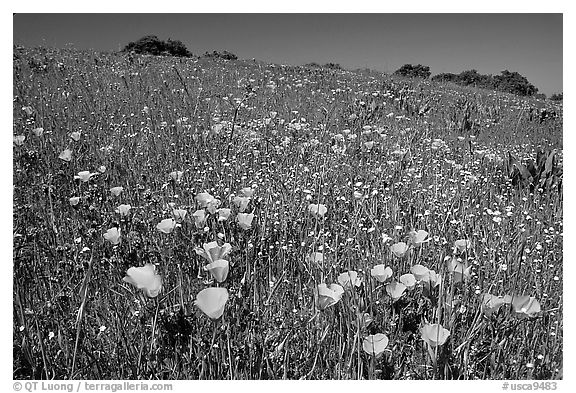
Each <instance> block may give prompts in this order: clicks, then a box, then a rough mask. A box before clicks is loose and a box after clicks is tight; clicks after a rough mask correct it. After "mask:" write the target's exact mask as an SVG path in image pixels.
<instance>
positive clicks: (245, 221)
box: [237, 213, 254, 230]
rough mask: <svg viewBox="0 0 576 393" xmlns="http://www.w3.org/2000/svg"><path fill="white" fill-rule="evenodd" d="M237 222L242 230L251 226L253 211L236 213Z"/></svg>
mask: <svg viewBox="0 0 576 393" xmlns="http://www.w3.org/2000/svg"><path fill="white" fill-rule="evenodd" d="M237 219H238V224H239V225H240V227H241V228H242V229H244V230H248V229H250V228H252V220H253V219H254V213H250V214H246V213H238V215H237Z"/></svg>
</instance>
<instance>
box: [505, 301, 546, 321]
mask: <svg viewBox="0 0 576 393" xmlns="http://www.w3.org/2000/svg"><path fill="white" fill-rule="evenodd" d="M511 304H512V310H513V311H514V313H515V315H516V317H517V318H519V319H523V318H528V317H533V316H535V315H536V314H538V313H539V312H540V302H538V300H536V298H534V297H531V296H512V301H511Z"/></svg>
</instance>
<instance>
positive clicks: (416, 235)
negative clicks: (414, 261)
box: [408, 230, 430, 246]
mask: <svg viewBox="0 0 576 393" xmlns="http://www.w3.org/2000/svg"><path fill="white" fill-rule="evenodd" d="M408 235H409V237H410V243H412V244H413V245H415V246H419V245H421V244H422V243H426V242H428V241H429V240H430V239H427V237H428V232H426V231H423V230H419V231H411V232H410V233H409V234H408Z"/></svg>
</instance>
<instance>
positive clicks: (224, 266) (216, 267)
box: [204, 259, 230, 282]
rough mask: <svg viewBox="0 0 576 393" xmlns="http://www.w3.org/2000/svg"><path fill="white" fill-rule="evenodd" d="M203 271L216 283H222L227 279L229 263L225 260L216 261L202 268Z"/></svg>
mask: <svg viewBox="0 0 576 393" xmlns="http://www.w3.org/2000/svg"><path fill="white" fill-rule="evenodd" d="M204 270H207V271H209V272H210V274H211V275H212V277H214V279H215V280H216V281H218V282H224V280H226V277H228V271H229V270H230V262H228V261H227V260H226V259H218V260H216V261H214V262H212V263H209V264H208V265H206V266H204Z"/></svg>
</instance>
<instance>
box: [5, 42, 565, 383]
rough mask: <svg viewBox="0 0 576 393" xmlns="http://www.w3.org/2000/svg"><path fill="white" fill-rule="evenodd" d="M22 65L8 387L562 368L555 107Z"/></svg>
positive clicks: (213, 70)
mask: <svg viewBox="0 0 576 393" xmlns="http://www.w3.org/2000/svg"><path fill="white" fill-rule="evenodd" d="M13 72H14V74H13V75H14V147H13V182H14V189H13V193H14V194H13V195H14V196H13V202H14V206H13V234H14V238H13V256H14V257H13V283H14V290H13V296H14V306H13V356H14V367H13V376H14V378H16V379H29V378H34V379H52V378H55V379H120V378H122V379H124V378H128V379H501V378H505V379H551V378H561V370H562V355H563V345H562V343H563V339H562V336H563V329H562V326H563V322H562V315H563V312H562V311H563V300H562V262H563V255H562V233H563V199H562V170H561V168H562V107H561V105H560V106H558V105H557V104H556V106H555V107H554V106H553V105H552V104H551V103H549V102H547V103H545V102H537V101H536V100H531V99H522V98H518V97H515V96H511V95H506V94H502V93H495V92H489V91H481V90H475V89H469V88H462V87H457V86H451V85H450V86H449V85H440V84H434V83H431V82H428V81H415V80H402V79H393V78H391V77H389V76H386V75H382V74H379V73H375V72H369V71H358V72H348V71H335V70H327V69H315V68H306V67H293V66H283V65H269V64H263V63H260V62H256V61H232V62H228V61H223V60H214V59H212V60H208V59H176V58H170V57H158V58H152V57H138V56H137V57H135V58H133V59H130V58H128V57H126V56H123V55H121V54H105V53H94V52H82V51H73V50H47V49H26V48H15V49H14V71H13ZM544 107H547V108H548V110H552V109H553V110H554V111H555V113H556V114H557V116H556V117H552V118H548V119H544V120H543V121H540V119H539V118H538V116H534V115H533V114H534V113H535V112H534V111H533V110H532V111H531V110H530V109H531V108H532V109H534V108H539V110H541V108H544ZM539 151H542V152H543V153H544V154H543V155H539V156H538V157H537V154H538V152H539ZM529 160H532V165H531V164H530V163H529ZM85 171H87V172H85ZM75 177H76V178H75ZM116 187H122V188H121V189H120V188H116ZM121 205H124V206H122V207H120V206H121ZM126 205H129V206H130V207H129V208H128V207H127V206H126ZM227 209H230V210H227ZM251 214H253V218H252V221H250V219H251V217H252V216H251ZM163 220H166V221H163ZM160 223H161V224H160ZM213 242H217V244H214V243H213ZM220 247H222V248H221V249H220ZM204 249H206V250H208V252H207V253H206V251H204V252H203V251H202V250H204ZM218 252H220V254H218ZM208 262H214V264H211V265H209V266H208V267H210V269H209V270H206V266H207V265H208ZM152 265H153V266H155V271H154V268H153V267H152ZM379 265H382V266H379ZM375 266H376V267H375ZM133 267H134V268H141V267H145V269H144V270H135V269H131V268H133ZM386 267H389V268H390V269H386ZM129 269H130V271H129ZM146 269H147V270H146ZM160 284H161V286H160ZM323 284H325V285H326V286H324V285H323ZM138 287H140V288H138ZM207 288H220V289H219V290H212V289H211V290H208V291H204V292H201V291H203V290H205V289H207ZM222 288H224V289H222ZM200 293H202V295H200V296H199V294H200ZM505 295H506V296H505ZM498 296H500V297H498Z"/></svg>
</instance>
